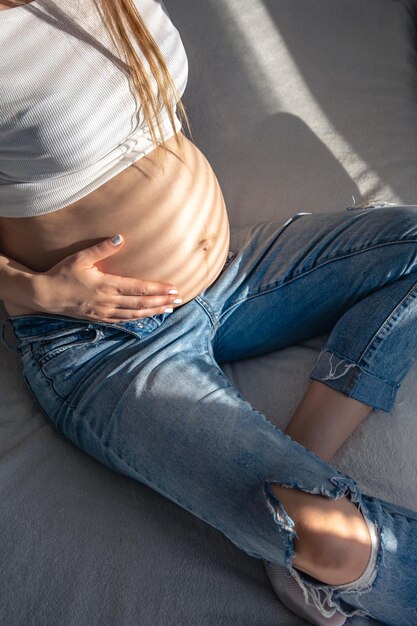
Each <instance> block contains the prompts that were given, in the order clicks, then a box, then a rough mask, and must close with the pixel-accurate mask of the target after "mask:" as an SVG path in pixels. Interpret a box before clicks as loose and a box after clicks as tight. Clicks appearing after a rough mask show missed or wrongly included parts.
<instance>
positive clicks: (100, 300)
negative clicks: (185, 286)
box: [35, 235, 178, 322]
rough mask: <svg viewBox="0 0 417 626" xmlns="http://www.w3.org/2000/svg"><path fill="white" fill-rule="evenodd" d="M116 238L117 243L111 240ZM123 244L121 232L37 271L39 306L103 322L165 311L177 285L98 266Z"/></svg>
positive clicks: (43, 308)
mask: <svg viewBox="0 0 417 626" xmlns="http://www.w3.org/2000/svg"><path fill="white" fill-rule="evenodd" d="M117 239H119V243H117ZM115 240H116V243H112V241H115ZM122 246H123V238H122V237H121V236H120V235H119V236H118V237H114V238H113V240H111V239H104V240H103V241H101V242H100V243H98V244H96V245H94V246H91V247H90V248H86V249H85V250H80V251H78V252H76V253H74V254H71V255H70V256H68V257H66V258H65V259H63V260H62V261H60V262H59V263H57V264H56V265H54V266H53V267H51V269H49V270H48V271H47V272H43V273H40V274H38V278H37V281H36V282H37V287H36V296H35V299H36V305H37V309H39V310H41V311H42V312H45V313H56V314H59V315H67V316H70V317H76V318H78V319H89V320H92V321H103V322H122V321H126V320H132V319H139V318H143V317H148V316H150V315H157V314H158V313H164V311H165V309H166V308H167V307H169V306H171V305H172V303H173V301H174V300H175V299H176V298H177V297H178V296H177V294H173V295H169V292H170V291H171V290H173V289H175V287H174V285H172V284H171V283H159V282H155V281H149V280H140V279H136V278H127V277H124V276H116V275H114V274H106V273H104V272H101V271H100V270H99V269H98V268H97V267H96V266H95V263H97V262H98V261H101V260H102V259H105V258H106V257H109V256H110V255H112V254H115V253H116V252H118V251H119V250H120V249H121V248H122Z"/></svg>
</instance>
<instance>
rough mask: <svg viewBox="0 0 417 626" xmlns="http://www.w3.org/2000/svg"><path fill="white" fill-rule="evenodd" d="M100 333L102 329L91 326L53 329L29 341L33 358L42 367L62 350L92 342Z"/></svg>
mask: <svg viewBox="0 0 417 626" xmlns="http://www.w3.org/2000/svg"><path fill="white" fill-rule="evenodd" d="M101 335H102V331H101V330H100V329H98V328H94V327H91V326H84V327H83V326H77V327H76V328H71V329H67V330H63V329H61V330H59V331H54V332H51V333H48V334H45V335H42V336H41V337H38V338H34V339H33V341H31V342H30V351H31V356H32V358H33V360H34V361H35V362H36V363H37V364H38V365H39V367H41V368H42V367H43V366H44V365H45V364H46V363H47V362H48V361H50V360H52V359H53V358H54V357H56V356H58V355H59V354H61V353H62V352H64V351H67V350H70V349H72V348H75V347H78V346H83V345H85V344H90V343H94V342H95V341H97V340H98V339H99V338H100V337H101Z"/></svg>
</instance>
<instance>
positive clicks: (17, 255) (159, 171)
mask: <svg viewBox="0 0 417 626" xmlns="http://www.w3.org/2000/svg"><path fill="white" fill-rule="evenodd" d="M178 137H179V139H180V144H181V147H182V155H181V153H180V152H179V151H178V147H177V144H176V142H175V138H174V137H172V138H171V139H169V140H168V141H167V142H166V144H165V145H166V148H167V150H166V151H164V152H165V160H164V162H163V167H162V168H161V166H160V165H159V163H158V160H157V153H158V152H160V151H161V150H162V149H161V148H157V150H155V151H154V152H151V153H150V154H148V155H147V156H146V157H144V158H142V159H140V160H139V161H136V163H134V164H133V165H131V166H130V167H128V168H127V169H126V170H124V171H123V172H121V173H120V174H118V175H117V176H115V177H114V178H112V179H111V180H110V181H108V182H107V183H105V184H104V185H102V186H101V187H100V188H99V189H97V190H95V191H93V192H92V193H90V194H89V195H88V196H86V197H84V198H81V200H78V201H77V202H75V203H73V204H71V205H69V206H67V207H64V208H62V209H59V210H57V211H54V212H52V213H48V214H45V215H39V216H35V217H30V218H19V219H13V218H0V250H1V252H2V253H3V254H5V255H6V256H9V257H11V258H12V259H14V260H16V261H18V262H19V263H22V264H23V265H25V266H26V267H29V268H30V269H32V270H34V271H36V272H46V271H47V270H48V269H49V268H51V267H53V266H54V265H55V264H56V263H58V262H59V261H60V260H62V259H63V258H65V257H67V256H69V255H70V254H72V253H74V252H76V251H78V250H82V249H84V248H87V247H89V246H91V245H94V244H95V243H98V242H99V241H102V240H103V239H105V238H106V237H112V236H113V235H115V234H116V233H121V234H122V235H123V237H124V240H125V243H124V245H123V247H122V248H120V250H119V251H118V252H116V253H115V254H113V255H112V256H110V257H108V258H106V259H103V260H102V261H100V262H99V263H97V264H96V266H97V267H98V269H100V270H101V271H102V272H106V273H109V274H116V275H119V276H129V277H132V278H141V279H143V280H151V281H161V282H170V283H173V284H174V285H175V286H176V287H177V288H178V290H179V296H180V297H181V298H182V300H183V304H185V303H186V302H188V301H189V300H191V299H192V298H194V297H195V296H196V295H198V294H199V293H200V292H201V291H203V290H204V289H205V288H207V287H208V286H209V285H210V284H212V283H213V282H214V281H215V280H216V278H217V276H218V275H219V274H220V272H221V270H222V268H223V265H224V263H225V261H226V257H227V253H228V249H229V242H230V228H229V220H228V216H227V211H226V207H225V204H224V199H223V195H222V192H221V189H220V186H219V183H218V181H217V178H216V176H215V174H214V172H213V170H212V168H211V166H210V164H209V163H208V161H207V159H206V158H205V157H204V155H203V154H202V152H201V151H200V150H199V149H198V148H197V147H196V146H195V145H194V144H193V143H192V142H190V141H189V140H188V139H186V137H185V136H184V135H183V134H182V133H179V135H178ZM29 242H30V244H29ZM4 306H5V308H6V310H7V312H8V314H9V315H29V314H31V313H39V312H38V311H35V310H34V309H30V308H26V307H22V306H20V305H16V304H14V303H12V302H8V301H4ZM180 306H181V305H180ZM174 307H175V305H174Z"/></svg>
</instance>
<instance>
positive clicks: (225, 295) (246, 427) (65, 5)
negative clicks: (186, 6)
mask: <svg viewBox="0 0 417 626" xmlns="http://www.w3.org/2000/svg"><path fill="white" fill-rule="evenodd" d="M0 9H1V11H0V52H1V59H2V63H1V69H0V81H1V82H0V84H1V89H0V185H1V186H0V216H1V218H0V251H1V255H0V297H1V299H2V300H3V302H4V305H5V308H6V310H7V313H8V318H7V319H6V321H5V324H4V325H3V341H4V342H5V343H9V342H7V340H6V338H5V330H6V327H7V325H6V323H7V322H8V323H9V325H10V328H11V329H12V330H13V335H14V340H15V342H14V343H15V345H12V344H10V347H11V348H12V349H16V350H18V352H19V355H20V357H21V363H22V374H23V376H24V379H25V381H26V383H27V385H28V389H29V390H30V391H31V393H32V394H33V396H34V398H35V399H36V401H37V402H38V404H39V406H40V407H41V409H42V410H43V412H44V413H45V416H46V417H47V418H48V419H49V420H50V422H51V423H52V424H53V425H54V427H55V428H56V430H57V431H58V432H59V433H60V434H61V435H62V436H64V437H66V438H68V439H69V440H70V441H72V442H73V443H74V444H75V445H76V446H78V447H79V448H80V449H82V450H83V451H85V453H86V454H89V455H91V456H92V457H94V458H95V459H97V460H99V461H100V462H101V463H103V464H104V465H106V466H108V467H110V468H112V469H113V470H115V471H118V472H120V473H122V474H125V475H126V476H129V477H131V478H134V479H135V480H137V481H140V482H142V483H144V484H146V485H148V486H150V487H151V488H153V489H155V490H156V491H158V492H159V493H160V494H162V495H163V496H165V497H167V498H169V499H170V500H172V501H173V502H175V503H177V504H178V505H179V506H181V507H184V508H185V509H186V510H188V511H190V512H191V513H193V514H194V515H196V516H197V517H199V518H200V519H202V520H204V521H206V522H207V523H208V524H210V525H212V526H214V527H215V528H217V529H219V530H220V531H221V532H223V533H224V535H225V536H226V537H228V538H229V539H230V540H231V541H232V542H233V543H234V544H235V545H236V546H238V547H239V548H240V549H242V550H244V551H245V552H246V553H247V554H249V555H251V556H253V557H254V558H257V559H262V560H263V562H264V564H265V568H266V571H267V572H268V575H269V577H270V579H271V582H272V584H273V586H274V588H275V590H276V592H277V594H278V595H279V596H280V597H281V598H282V600H283V601H284V602H285V603H286V604H287V606H289V607H291V608H292V609H293V610H294V611H295V612H297V613H298V614H299V615H302V616H304V617H305V618H306V619H307V620H308V621H309V622H310V623H312V624H331V625H339V624H343V623H344V622H345V621H348V617H349V616H351V615H354V614H358V615H362V616H364V617H365V621H369V622H370V623H371V622H374V621H375V620H377V621H378V622H382V623H384V624H392V625H398V626H407V625H408V626H413V625H414V626H415V624H416V623H417V618H416V615H417V574H416V568H415V564H416V560H417V515H416V514H415V513H414V512H412V511H409V510H407V509H404V508H401V507H398V506H394V505H392V504H389V503H387V502H385V501H381V500H379V499H377V498H375V497H372V496H371V495H364V494H362V493H361V492H360V490H359V488H358V486H357V484H356V483H355V481H354V480H353V479H352V478H350V477H348V476H346V475H343V474H342V473H340V472H338V471H337V470H336V469H334V468H333V467H332V466H331V465H329V461H330V460H331V458H332V456H333V454H334V453H335V451H336V450H337V449H338V448H339V447H340V446H341V445H342V443H343V442H344V441H345V440H346V438H347V437H348V436H349V435H350V433H351V432H352V431H353V430H354V429H355V428H356V427H357V426H358V424H359V423H360V422H361V421H362V420H363V419H364V418H365V417H366V415H368V413H369V412H370V411H371V410H372V409H373V408H378V409H382V410H384V411H387V412H390V411H391V409H392V407H393V404H394V401H395V397H396V393H397V391H398V388H399V386H400V383H401V381H402V379H403V378H404V377H405V375H406V374H407V372H408V370H409V369H410V366H411V364H412V363H413V361H414V359H415V358H416V353H417V300H416V294H417V206H395V207H390V206H383V205H379V206H374V207H364V208H362V209H358V210H355V211H346V212H343V213H340V214H330V215H329V214H325V213H323V214H320V213H319V214H314V215H312V214H310V213H297V214H295V215H294V216H292V217H291V218H290V219H289V220H287V221H286V222H285V223H284V224H279V223H272V222H261V223H257V224H254V225H252V226H250V227H249V228H247V229H246V230H245V231H243V230H242V229H235V230H234V229H232V230H231V231H230V228H229V223H228V216H227V211H226V207H225V204H224V200H223V196H222V192H221V190H220V187H219V184H218V181H217V179H216V176H215V174H214V172H213V170H212V168H211V167H210V164H209V163H208V162H207V160H206V159H205V157H204V155H203V154H202V153H201V152H200V150H199V149H198V148H197V147H196V146H195V145H194V143H193V142H192V141H191V140H189V139H188V138H186V136H185V135H184V134H183V132H182V128H183V127H184V124H186V114H185V111H184V108H183V105H182V104H181V100H180V98H181V96H182V94H183V92H184V90H185V86H186V83H187V70H188V66H187V58H186V54H185V50H184V48H183V45H182V42H181V39H180V36H179V33H178V31H177V30H176V28H175V27H174V26H173V24H172V22H171V20H170V18H169V16H168V14H167V12H166V10H165V9H164V7H163V5H162V3H161V2H160V1H159V0H136V1H134V0H65V2H56V1H53V0H34V1H32V2H27V1H26V2H22V1H20V2H19V1H17V0H7V1H6V0H3V1H2V2H0ZM330 331H331V333H330V336H329V339H328V342H327V344H326V346H325V348H324V349H323V350H322V352H321V353H320V355H319V357H318V359H317V361H316V363H315V365H314V367H313V370H312V372H311V374H310V378H311V382H310V386H309V388H308V390H307V392H306V394H305V396H304V398H303V399H302V401H301V403H300V405H299V406H298V408H297V410H296V412H295V414H294V416H293V418H292V420H291V422H290V424H289V426H288V429H287V432H286V433H283V432H281V431H280V430H279V429H278V428H276V427H275V426H274V425H273V424H272V423H271V422H269V421H268V420H267V419H266V417H265V416H263V415H262V414H261V413H259V412H258V411H256V409H255V408H253V407H252V406H251V405H250V404H249V402H247V401H246V400H245V399H244V398H243V397H242V395H241V394H240V393H239V392H238V390H237V389H236V388H235V387H234V386H233V385H232V384H231V383H230V381H229V380H228V379H227V377H226V376H225V374H224V373H223V371H222V370H221V368H220V364H221V363H222V362H226V361H232V360H235V359H244V358H247V357H253V356H255V355H259V354H262V353H265V352H268V351H271V350H277V349H279V348H283V347H285V346H288V345H291V344H295V343H297V342H300V341H303V340H305V339H307V338H309V337H314V336H317V335H320V334H322V333H326V332H330Z"/></svg>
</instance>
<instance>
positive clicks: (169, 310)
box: [164, 306, 174, 313]
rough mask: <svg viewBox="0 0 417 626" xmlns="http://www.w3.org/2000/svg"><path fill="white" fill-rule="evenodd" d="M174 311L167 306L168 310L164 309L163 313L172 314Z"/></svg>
mask: <svg viewBox="0 0 417 626" xmlns="http://www.w3.org/2000/svg"><path fill="white" fill-rule="evenodd" d="M173 310H174V309H173V308H172V306H169V307H168V308H166V309H165V311H164V313H172V311H173Z"/></svg>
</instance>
